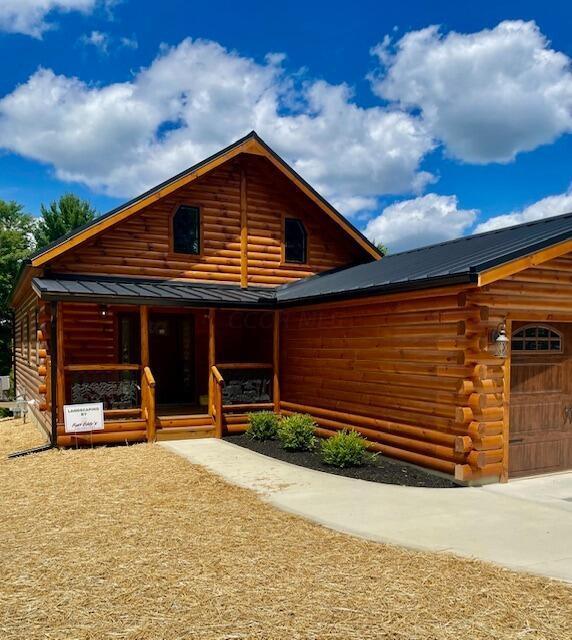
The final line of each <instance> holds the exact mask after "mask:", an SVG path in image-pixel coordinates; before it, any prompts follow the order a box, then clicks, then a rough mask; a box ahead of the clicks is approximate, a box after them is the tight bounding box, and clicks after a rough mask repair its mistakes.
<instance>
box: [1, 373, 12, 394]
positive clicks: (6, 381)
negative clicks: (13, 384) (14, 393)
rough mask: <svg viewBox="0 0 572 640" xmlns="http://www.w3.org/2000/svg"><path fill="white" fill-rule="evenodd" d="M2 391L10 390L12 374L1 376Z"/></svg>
mask: <svg viewBox="0 0 572 640" xmlns="http://www.w3.org/2000/svg"><path fill="white" fill-rule="evenodd" d="M0 391H10V376H0Z"/></svg>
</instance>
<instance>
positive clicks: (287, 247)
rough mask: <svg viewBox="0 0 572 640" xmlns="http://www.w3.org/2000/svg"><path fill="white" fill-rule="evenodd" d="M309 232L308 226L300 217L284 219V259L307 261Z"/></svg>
mask: <svg viewBox="0 0 572 640" xmlns="http://www.w3.org/2000/svg"><path fill="white" fill-rule="evenodd" d="M307 245H308V234H307V233H306V227H305V226H304V223H303V222H302V221H301V220H298V218H285V219H284V260H285V261H286V262H297V263H300V264H304V263H306V262H307V258H308V256H307V253H308V248H307Z"/></svg>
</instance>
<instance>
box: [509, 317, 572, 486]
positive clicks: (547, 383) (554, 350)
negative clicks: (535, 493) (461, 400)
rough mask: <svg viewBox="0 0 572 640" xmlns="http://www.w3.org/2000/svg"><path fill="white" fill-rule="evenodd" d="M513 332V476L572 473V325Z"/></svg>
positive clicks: (519, 327) (529, 326) (516, 327)
mask: <svg viewBox="0 0 572 640" xmlns="http://www.w3.org/2000/svg"><path fill="white" fill-rule="evenodd" d="M512 330H513V334H512V361H511V397H510V440H509V446H510V450H509V475H510V477H513V478H514V477H517V476H524V475H532V474H537V473H548V472H551V471H560V470H563V469H569V468H572V325H570V324H537V323H523V322H521V323H517V322H513V327H512Z"/></svg>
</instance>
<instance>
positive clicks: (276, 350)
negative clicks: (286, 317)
mask: <svg viewBox="0 0 572 640" xmlns="http://www.w3.org/2000/svg"><path fill="white" fill-rule="evenodd" d="M272 370H273V374H274V375H273V389H272V395H273V399H274V412H275V413H280V312H279V311H274V331H273V357H272Z"/></svg>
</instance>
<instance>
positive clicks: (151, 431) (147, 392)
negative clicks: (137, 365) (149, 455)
mask: <svg viewBox="0 0 572 640" xmlns="http://www.w3.org/2000/svg"><path fill="white" fill-rule="evenodd" d="M141 415H142V418H143V419H144V420H146V421H147V442H154V441H155V435H156V433H155V378H154V377H153V374H152V373H151V369H149V367H143V372H142V374H141Z"/></svg>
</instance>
